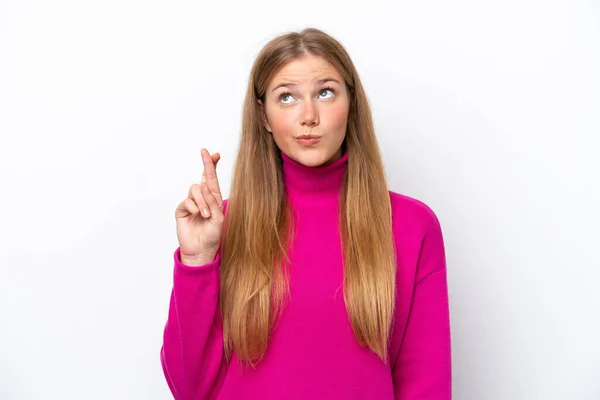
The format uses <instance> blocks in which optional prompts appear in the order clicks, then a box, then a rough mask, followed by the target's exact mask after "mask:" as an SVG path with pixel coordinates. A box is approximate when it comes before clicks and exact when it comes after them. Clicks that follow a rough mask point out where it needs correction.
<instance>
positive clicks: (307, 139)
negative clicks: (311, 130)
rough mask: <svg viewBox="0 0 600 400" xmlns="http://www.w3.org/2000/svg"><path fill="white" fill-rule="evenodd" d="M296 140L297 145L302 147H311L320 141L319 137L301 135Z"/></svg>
mask: <svg viewBox="0 0 600 400" xmlns="http://www.w3.org/2000/svg"><path fill="white" fill-rule="evenodd" d="M296 140H297V141H298V143H300V144H301V145H303V146H312V145H314V144H317V143H319V141H320V140H321V136H316V135H301V136H298V137H297V138H296Z"/></svg>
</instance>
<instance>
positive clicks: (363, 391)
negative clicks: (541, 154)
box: [161, 29, 451, 400]
mask: <svg viewBox="0 0 600 400" xmlns="http://www.w3.org/2000/svg"><path fill="white" fill-rule="evenodd" d="M201 153H202V159H203V163H204V174H203V183H202V185H197V184H195V185H192V187H191V189H190V191H189V194H188V197H187V198H186V199H185V200H184V201H183V202H182V203H181V204H180V205H179V206H178V207H177V210H176V221H177V236H178V240H179V244H180V246H179V248H178V249H177V250H176V251H175V254H174V261H175V270H174V284H173V291H172V295H171V303H170V311H169V317H168V321H167V324H166V327H165V331H164V343H163V346H162V351H161V361H162V367H163V370H164V373H165V377H166V379H167V382H168V384H169V387H170V389H171V391H172V393H173V395H174V397H175V398H176V399H214V398H218V399H223V400H225V399H261V400H265V399H346V400H347V399H377V400H385V399H403V400H410V399H432V400H433V399H435V400H440V399H450V398H451V354H450V326H449V310H448V293H447V283H446V265H445V254H444V244H443V239H442V233H441V229H440V225H439V222H438V219H437V218H436V216H435V214H434V213H433V211H432V210H431V209H430V208H429V207H428V206H426V205H425V204H423V203H422V202H420V201H418V200H415V199H412V198H409V197H407V196H404V195H401V194H398V193H395V192H392V191H389V190H388V188H387V184H386V180H385V174H384V169H383V165H382V161H381V156H380V152H379V149H378V145H377V141H376V138H375V133H374V128H373V123H372V120H371V113H370V110H369V106H368V103H367V98H366V95H365V92H364V90H363V87H362V85H361V82H360V79H359V77H358V73H357V72H356V69H355V67H354V65H353V63H352V61H351V59H350V57H349V56H348V54H347V53H346V51H345V50H344V48H343V47H342V45H341V44H340V43H339V42H337V41H336V40H335V39H334V38H332V37H331V36H329V35H327V34H325V33H324V32H322V31H319V30H317V29H305V30H303V31H302V32H300V33H289V34H286V35H283V36H280V37H278V38H275V39H274V40H272V41H271V42H270V43H268V44H267V45H266V46H265V47H264V48H263V50H262V51H261V52H260V54H259V55H258V57H257V59H256V61H255V63H254V65H253V67H252V71H251V75H250V82H249V84H248V91H247V94H246V101H245V105H244V113H243V125H242V137H241V143H240V147H239V153H238V156H237V160H236V164H235V172H234V177H233V181H232V186H231V194H230V197H229V199H228V200H225V201H223V200H222V197H221V192H220V188H219V183H218V179H217V175H216V173H215V168H216V164H217V162H218V161H219V158H220V155H219V154H218V153H215V154H213V155H212V156H211V155H210V154H209V153H208V152H207V151H206V150H205V149H202V151H201Z"/></svg>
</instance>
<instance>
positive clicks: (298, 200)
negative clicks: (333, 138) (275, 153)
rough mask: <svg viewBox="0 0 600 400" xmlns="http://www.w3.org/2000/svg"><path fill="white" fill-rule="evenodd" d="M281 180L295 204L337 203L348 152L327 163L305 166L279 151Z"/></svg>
mask: <svg viewBox="0 0 600 400" xmlns="http://www.w3.org/2000/svg"><path fill="white" fill-rule="evenodd" d="M281 158H282V159H283V182H284V185H285V189H286V192H287V195H288V197H289V199H290V200H291V201H292V202H293V203H295V204H305V205H310V204H315V205H316V204H318V205H324V204H333V203H335V204H337V203H338V202H339V195H340V189H341V188H342V184H343V182H344V175H345V173H346V168H347V166H348V152H347V151H346V152H344V153H343V154H342V156H341V157H340V158H339V159H337V160H335V161H333V162H332V163H330V164H328V165H323V166H319V167H307V166H306V165H303V164H301V163H299V162H298V161H295V160H292V159H291V158H289V157H288V156H286V155H285V154H284V153H283V152H282V153H281Z"/></svg>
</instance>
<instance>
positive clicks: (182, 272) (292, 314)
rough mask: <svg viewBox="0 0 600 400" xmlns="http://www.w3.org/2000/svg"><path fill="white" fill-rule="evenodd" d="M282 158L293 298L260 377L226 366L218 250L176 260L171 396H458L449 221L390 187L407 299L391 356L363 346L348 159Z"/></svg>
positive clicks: (399, 305)
mask: <svg viewBox="0 0 600 400" xmlns="http://www.w3.org/2000/svg"><path fill="white" fill-rule="evenodd" d="M282 157H283V160H284V165H283V166H284V183H285V186H286V192H287V194H288V197H289V199H290V200H291V202H292V207H293V210H294V214H295V224H296V241H295V243H294V246H293V248H292V249H291V250H292V251H291V261H292V264H291V265H292V268H291V275H290V290H291V298H290V300H289V302H288V304H287V306H286V308H285V310H284V312H283V315H282V317H281V320H280V322H279V324H278V325H277V327H276V329H275V330H274V332H273V335H272V337H271V339H270V342H269V345H268V349H267V352H266V354H265V357H264V359H263V360H262V361H261V362H260V363H259V364H258V365H257V367H256V369H255V370H252V369H250V368H245V369H243V370H240V369H239V367H238V361H237V358H235V354H234V357H233V361H232V363H231V364H229V365H227V364H226V363H225V362H224V359H223V356H222V352H223V337H222V333H223V331H222V322H221V316H220V311H219V306H218V290H219V289H218V288H219V263H220V255H219V253H217V256H216V258H215V260H214V261H213V262H212V263H210V264H206V265H203V266H199V267H191V266H186V265H183V264H182V263H181V261H180V259H179V249H177V250H176V251H175V254H174V263H175V268H174V278H173V291H172V295H171V303H170V309H169V316H168V320H167V323H166V327H165V330H164V343H163V346H162V349H161V362H162V367H163V370H164V373H165V377H166V380H167V382H168V384H169V387H170V389H171V392H172V393H173V396H174V397H175V398H176V399H178V400H188V399H221V400H233V399H235V400H239V399H260V400H269V399H278V400H281V399H290V400H292V399H311V400H316V399H345V400H352V399H370V400H371V399H377V400H386V399H402V400H416V399H429V400H445V399H450V398H451V351H450V323H449V307H448V288H447V282H446V262H445V252H444V243H443V238H442V232H441V229H440V224H439V222H438V219H437V218H436V215H435V214H434V213H433V211H432V210H431V209H430V208H429V207H428V206H426V205H425V204H423V203H422V202H420V201H418V200H415V199H412V198H410V197H407V196H404V195H401V194H398V193H395V192H391V191H390V193H389V194H390V199H391V203H392V210H393V229H394V240H395V246H396V253H397V277H396V280H397V302H396V316H395V321H394V326H393V336H392V338H391V341H390V345H389V356H390V357H389V361H388V362H387V363H385V364H384V363H383V362H381V360H380V359H379V358H378V357H377V356H376V355H375V354H374V353H373V352H371V351H370V350H369V349H368V348H365V347H360V346H359V345H358V343H357V341H356V339H355V337H354V334H353V332H352V328H351V325H350V322H349V320H348V314H347V312H346V308H345V304H344V298H343V290H342V282H343V268H342V258H341V257H342V247H341V241H340V234H339V229H338V221H339V217H338V210H339V206H338V199H339V197H338V192H339V188H340V185H341V184H342V181H343V178H344V172H345V170H346V168H347V163H348V154H347V153H344V155H343V157H342V158H341V159H339V160H338V161H336V162H334V163H333V164H331V165H329V166H325V167H318V168H310V167H306V166H304V165H302V164H299V163H297V162H296V161H294V160H291V159H289V158H288V157H287V156H285V155H284V154H282Z"/></svg>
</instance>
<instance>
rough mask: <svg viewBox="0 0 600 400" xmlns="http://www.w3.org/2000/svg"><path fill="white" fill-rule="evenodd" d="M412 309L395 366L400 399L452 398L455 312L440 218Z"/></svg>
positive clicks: (421, 264)
mask: <svg viewBox="0 0 600 400" xmlns="http://www.w3.org/2000/svg"><path fill="white" fill-rule="evenodd" d="M415 282H416V283H415V287H414V293H413V299H412V305H411V310H410V313H409V316H408V322H407V326H406V330H405V333H404V340H403V343H402V347H401V349H400V353H399V355H398V359H397V361H396V363H395V365H394V368H393V370H392V377H393V380H394V391H395V397H396V399H402V400H417V399H419V400H449V399H451V398H452V387H451V386H452V367H451V350H450V315H449V306H448V285H447V274H446V259H445V250H444V241H443V238H442V231H441V228H440V224H439V221H438V220H437V218H436V217H435V215H433V220H432V222H431V225H430V227H429V229H428V231H427V232H426V234H425V237H424V239H423V242H422V245H421V252H420V255H419V261H418V266H417V272H416V279H415Z"/></svg>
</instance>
